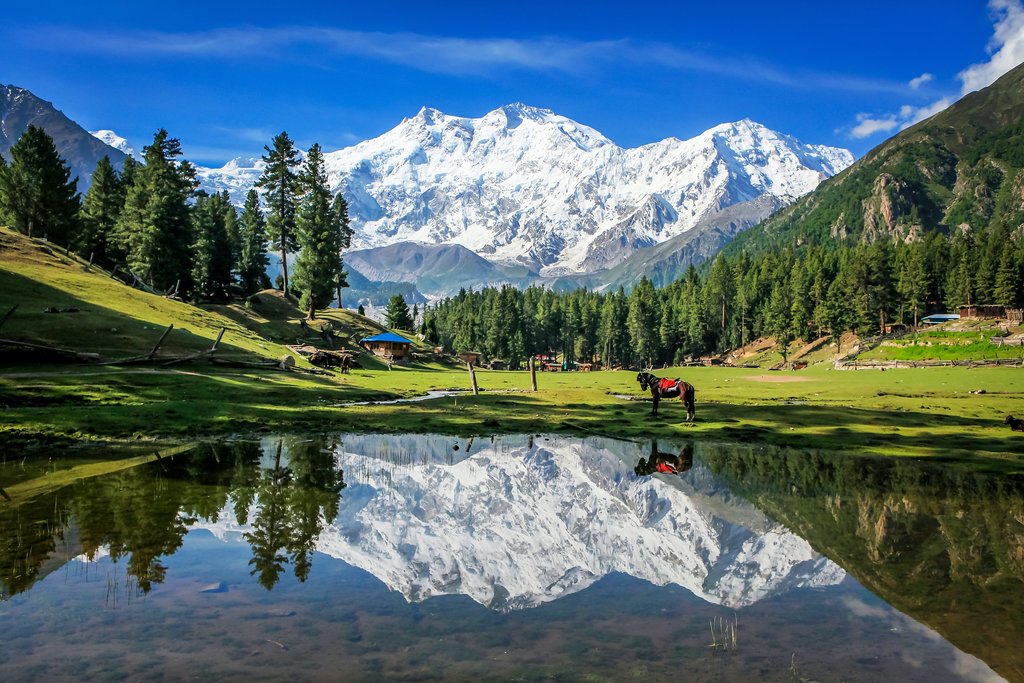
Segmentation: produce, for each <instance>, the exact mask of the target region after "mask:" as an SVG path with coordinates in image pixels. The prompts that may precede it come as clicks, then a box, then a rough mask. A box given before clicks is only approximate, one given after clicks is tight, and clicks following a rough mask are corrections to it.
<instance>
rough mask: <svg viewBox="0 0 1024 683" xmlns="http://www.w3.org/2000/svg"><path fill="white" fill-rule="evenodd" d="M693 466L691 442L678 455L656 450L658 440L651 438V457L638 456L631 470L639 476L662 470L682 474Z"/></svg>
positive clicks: (667, 472)
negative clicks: (638, 460)
mask: <svg viewBox="0 0 1024 683" xmlns="http://www.w3.org/2000/svg"><path fill="white" fill-rule="evenodd" d="M691 467H693V444H686V445H685V446H683V450H681V451H679V455H674V454H672V453H661V452H659V451H658V442H657V441H655V440H653V439H652V440H651V457H650V458H647V459H646V460H645V459H644V458H640V462H638V463H637V464H636V467H634V468H633V472H635V473H636V475H637V476H638V477H639V476H646V475H651V474H654V473H655V472H662V473H665V474H682V473H683V472H686V471H688V470H689V469H690V468H691Z"/></svg>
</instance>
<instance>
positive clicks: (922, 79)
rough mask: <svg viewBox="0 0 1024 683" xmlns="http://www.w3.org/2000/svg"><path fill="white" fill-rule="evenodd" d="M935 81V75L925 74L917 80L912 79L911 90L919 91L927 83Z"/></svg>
mask: <svg viewBox="0 0 1024 683" xmlns="http://www.w3.org/2000/svg"><path fill="white" fill-rule="evenodd" d="M934 80H935V75H934V74H930V73H923V74H921V75H920V76H918V77H917V78H911V79H910V83H909V85H910V89H911V90H917V89H918V88H920V87H921V86H922V85H924V84H925V83H931V82H932V81H934Z"/></svg>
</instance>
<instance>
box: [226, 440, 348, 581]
mask: <svg viewBox="0 0 1024 683" xmlns="http://www.w3.org/2000/svg"><path fill="white" fill-rule="evenodd" d="M325 446H326V443H325V442H324V441H322V440H318V439H304V440H298V439H296V440H293V441H292V442H291V443H290V447H289V451H288V455H289V457H288V463H287V465H284V464H282V461H281V450H282V447H283V441H278V442H277V446H276V448H275V451H274V461H273V465H272V466H271V467H269V468H265V469H263V470H262V472H261V474H260V478H259V480H258V482H257V483H256V486H255V487H253V491H254V496H255V504H256V506H257V511H256V515H255V517H254V518H253V520H252V527H253V529H252V531H251V532H247V533H246V534H244V537H245V540H246V541H248V542H249V545H250V546H251V547H252V554H253V557H252V560H250V561H249V565H250V566H251V567H252V571H251V572H250V573H251V574H253V575H258V579H259V582H260V584H261V585H262V586H263V587H264V588H266V589H267V590H270V589H271V588H273V587H274V585H275V584H276V583H277V582H278V580H279V578H280V575H281V572H282V570H283V569H284V563H285V562H287V561H289V560H290V561H291V563H292V566H293V568H294V571H295V577H296V578H297V579H298V580H299V581H305V580H306V579H307V578H308V577H309V571H310V568H311V566H312V554H313V550H314V549H315V546H316V540H317V539H318V538H319V537H320V533H321V532H322V531H323V529H324V524H325V523H326V522H327V521H328V520H333V519H334V518H335V517H336V516H337V514H338V503H339V500H340V492H341V490H342V489H343V488H345V480H344V473H343V472H342V470H341V469H340V468H338V467H337V466H336V464H335V459H334V451H333V444H332V448H330V449H328V448H326V447H325ZM238 508H239V505H238V504H237V502H236V511H237V510H238ZM236 514H237V513H236ZM247 518H248V515H247V514H246V515H245V516H244V517H242V516H240V517H239V522H240V523H244V520H245V519H247Z"/></svg>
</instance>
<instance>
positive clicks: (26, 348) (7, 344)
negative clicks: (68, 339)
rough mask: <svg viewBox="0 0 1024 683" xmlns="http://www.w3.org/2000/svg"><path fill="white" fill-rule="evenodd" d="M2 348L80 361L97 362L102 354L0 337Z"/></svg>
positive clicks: (9, 350)
mask: <svg viewBox="0 0 1024 683" xmlns="http://www.w3.org/2000/svg"><path fill="white" fill-rule="evenodd" d="M0 348H3V349H4V351H5V352H11V351H14V352H22V353H27V354H33V355H35V356H42V357H43V358H56V359H59V360H64V361H75V362H79V363H95V362H97V361H98V360H99V359H100V354H98V353H87V352H83V351H75V350H73V349H63V348H60V347H59V346H46V345H45V344H33V343H31V342H23V341H16V340H13V339H0Z"/></svg>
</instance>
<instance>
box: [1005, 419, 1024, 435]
mask: <svg viewBox="0 0 1024 683" xmlns="http://www.w3.org/2000/svg"><path fill="white" fill-rule="evenodd" d="M1003 424H1008V425H1010V429H1011V430H1012V431H1015V432H1024V420H1021V419H1020V418H1016V417H1014V416H1013V415H1007V416H1006V419H1005V420H1003Z"/></svg>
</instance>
